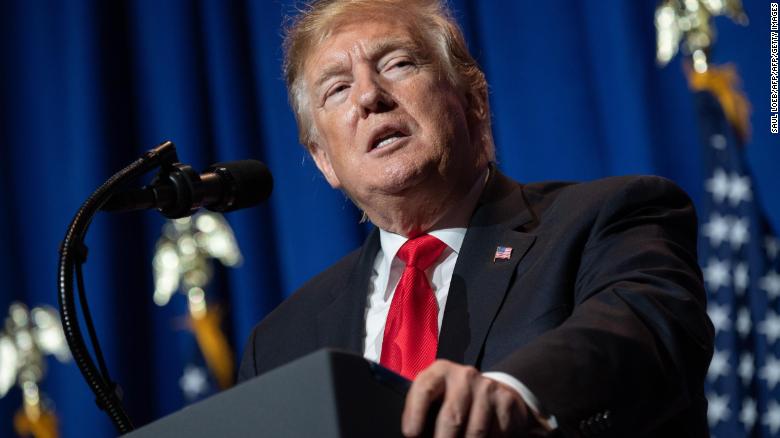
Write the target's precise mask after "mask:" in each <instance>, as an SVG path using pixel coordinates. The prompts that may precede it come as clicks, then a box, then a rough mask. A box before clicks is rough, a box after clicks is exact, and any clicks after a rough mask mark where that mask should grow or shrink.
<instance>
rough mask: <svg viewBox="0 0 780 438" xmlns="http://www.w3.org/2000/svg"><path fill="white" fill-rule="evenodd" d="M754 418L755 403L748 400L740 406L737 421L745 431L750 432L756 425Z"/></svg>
mask: <svg viewBox="0 0 780 438" xmlns="http://www.w3.org/2000/svg"><path fill="white" fill-rule="evenodd" d="M756 418H758V407H757V406H756V401H755V400H753V399H752V398H748V399H746V400H745V402H744V403H743V404H742V410H741V411H740V412H739V421H741V422H742V424H743V425H744V426H745V430H747V431H750V430H752V429H753V425H755V424H756Z"/></svg>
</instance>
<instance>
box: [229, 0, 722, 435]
mask: <svg viewBox="0 0 780 438" xmlns="http://www.w3.org/2000/svg"><path fill="white" fill-rule="evenodd" d="M285 73H286V79H287V84H288V89H289V93H290V99H291V102H292V105H293V108H294V110H295V113H296V117H297V120H298V125H299V133H300V137H301V142H302V143H303V144H304V145H305V146H306V147H307V148H308V150H309V152H310V153H311V155H312V157H313V158H314V160H315V162H316V164H317V167H318V168H319V169H320V171H321V172H322V174H323V175H324V177H325V179H326V180H327V181H328V183H330V185H331V186H333V187H334V188H337V189H340V190H343V191H344V192H345V193H346V194H347V195H348V196H349V197H350V199H352V200H353V201H354V202H355V204H356V205H357V206H358V207H359V208H360V209H361V210H363V211H364V212H365V215H366V216H367V217H368V218H369V219H370V220H371V221H372V222H373V223H374V224H375V225H376V226H377V230H375V231H374V232H373V233H372V234H371V236H370V237H369V238H368V239H367V241H366V243H365V244H364V245H363V247H362V248H360V249H359V250H356V251H355V252H353V253H351V254H349V255H347V256H346V257H345V258H344V259H342V260H341V261H339V262H338V263H336V264H335V265H334V266H332V267H331V268H329V269H328V270H326V271H325V272H323V273H322V274H320V275H318V276H317V277H315V278H314V279H312V280H311V281H309V282H308V283H307V284H306V285H304V286H303V287H302V288H301V289H300V290H299V291H297V292H296V293H295V294H294V295H293V296H292V297H291V298H290V299H289V300H288V301H286V302H285V303H283V304H282V305H281V306H279V308H278V309H276V310H275V311H274V312H273V313H272V314H271V315H269V316H268V317H267V318H266V319H265V320H264V321H263V322H262V323H261V324H259V325H258V326H257V327H256V329H255V330H254V332H253V334H252V337H251V339H250V341H249V344H248V346H247V349H246V353H245V355H244V359H243V363H242V365H241V370H240V375H239V377H240V379H247V378H250V377H252V376H255V375H257V374H261V373H263V372H265V371H267V370H269V369H271V368H273V367H275V366H278V365H281V364H283V363H285V362H288V361H290V360H293V359H295V358H297V357H300V356H303V355H305V354H307V353H310V352H312V351H315V350H317V349H319V348H324V347H339V348H345V349H349V350H352V351H355V352H359V353H362V354H363V355H364V356H365V357H367V358H369V359H372V360H376V361H380V363H382V364H384V365H386V366H388V367H389V368H391V369H393V370H395V371H397V372H399V373H400V374H402V375H404V376H406V377H409V378H411V379H414V383H413V385H412V387H411V389H410V391H409V394H408V396H407V399H406V405H405V410H404V414H403V419H402V430H403V432H404V434H405V435H407V436H416V435H418V434H420V433H421V430H422V427H423V422H424V419H425V416H426V412H427V410H428V409H429V407H430V406H431V404H432V403H433V402H435V401H437V400H438V401H441V402H442V405H441V409H440V412H439V414H438V416H437V419H436V436H440V437H445V436H460V435H466V436H487V435H491V436H493V435H498V436H518V435H520V436H523V435H528V434H541V433H544V432H546V431H551V430H557V431H558V432H559V433H562V434H564V435H572V436H579V435H587V436H595V435H599V434H603V435H613V436H646V435H652V436H672V435H674V436H676V435H680V436H706V435H707V424H706V401H705V399H704V396H703V389H702V385H703V380H704V375H705V372H706V369H707V365H708V363H709V359H710V356H711V353H712V336H713V332H712V326H711V324H710V322H709V320H708V319H707V317H706V313H705V305H704V291H703V288H702V285H701V275H700V272H699V270H698V268H697V265H696V247H695V241H696V239H695V236H696V224H695V217H694V212H693V209H692V207H691V204H690V200H689V199H688V198H687V196H685V194H684V193H682V192H681V191H680V190H679V189H678V188H676V187H675V186H674V185H673V184H671V183H670V182H668V181H666V180H662V179H660V178H655V177H641V178H611V179H606V180H601V181H596V182H592V183H585V184H565V183H547V184H528V185H521V184H518V183H516V182H514V181H511V180H510V179H508V178H507V177H505V176H503V175H502V174H501V173H500V172H498V171H497V170H496V169H495V167H494V165H493V164H492V163H493V161H494V152H493V141H492V135H491V132H490V119H489V108H488V99H487V85H486V83H485V79H484V75H483V74H482V72H481V71H480V70H479V68H478V66H477V65H476V63H475V61H474V60H473V59H472V57H471V56H470V55H469V53H468V51H467V49H466V46H465V42H464V40H463V36H462V34H461V32H460V30H459V29H458V27H457V25H456V24H455V23H454V20H452V18H451V16H450V15H449V13H448V12H447V11H446V10H445V9H444V7H443V6H442V5H441V3H440V2H439V1H437V0H415V1H412V0H407V1H403V0H373V1H372V0H352V1H348V0H326V1H319V2H315V3H314V4H313V6H312V7H311V8H310V9H309V10H307V11H305V12H304V13H303V14H302V15H301V17H299V18H298V19H297V21H295V23H294V24H293V26H292V27H291V29H290V31H289V32H288V35H287V39H286V62H285ZM436 359H438V360H436Z"/></svg>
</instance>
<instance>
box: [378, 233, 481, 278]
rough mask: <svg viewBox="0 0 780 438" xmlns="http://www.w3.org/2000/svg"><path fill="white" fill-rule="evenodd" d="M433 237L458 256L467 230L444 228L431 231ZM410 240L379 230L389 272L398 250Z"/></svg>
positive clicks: (385, 263)
mask: <svg viewBox="0 0 780 438" xmlns="http://www.w3.org/2000/svg"><path fill="white" fill-rule="evenodd" d="M428 234H430V235H431V236H433V237H435V238H437V239H439V240H441V241H442V242H444V243H445V244H446V245H447V246H448V247H449V248H450V249H452V250H453V251H454V252H455V253H456V254H458V253H460V247H461V246H462V245H463V239H464V238H465V237H466V228H444V229H441V230H436V231H431V232H430V233H428ZM407 240H409V238H408V237H405V236H402V235H400V234H395V233H391V232H389V231H385V230H383V229H379V244H380V245H381V246H382V252H383V253H384V254H385V259H384V265H385V268H386V269H387V270H389V269H390V264H391V263H392V262H393V259H395V256H396V254H398V250H399V249H401V247H402V246H403V245H404V243H406V241H407Z"/></svg>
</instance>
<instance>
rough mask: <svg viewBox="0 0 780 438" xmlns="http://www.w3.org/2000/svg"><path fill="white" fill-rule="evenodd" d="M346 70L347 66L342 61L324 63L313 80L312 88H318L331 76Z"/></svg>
mask: <svg viewBox="0 0 780 438" xmlns="http://www.w3.org/2000/svg"><path fill="white" fill-rule="evenodd" d="M346 70H347V67H346V65H345V63H344V62H333V63H329V64H327V65H325V67H324V68H323V70H322V71H321V72H320V74H319V76H317V80H316V81H314V88H319V86H320V85H322V84H323V83H324V82H325V81H327V80H328V79H330V78H332V77H333V76H336V75H339V74H341V73H344V72H345V71H346Z"/></svg>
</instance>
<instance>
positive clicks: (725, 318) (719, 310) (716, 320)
mask: <svg viewBox="0 0 780 438" xmlns="http://www.w3.org/2000/svg"><path fill="white" fill-rule="evenodd" d="M707 314H709V316H710V319H711V320H712V325H713V326H715V332H716V333H717V332H723V331H727V330H728V329H730V328H731V319H730V318H729V309H728V306H727V305H725V304H724V305H722V306H719V305H717V304H714V303H713V304H710V305H709V306H707Z"/></svg>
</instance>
